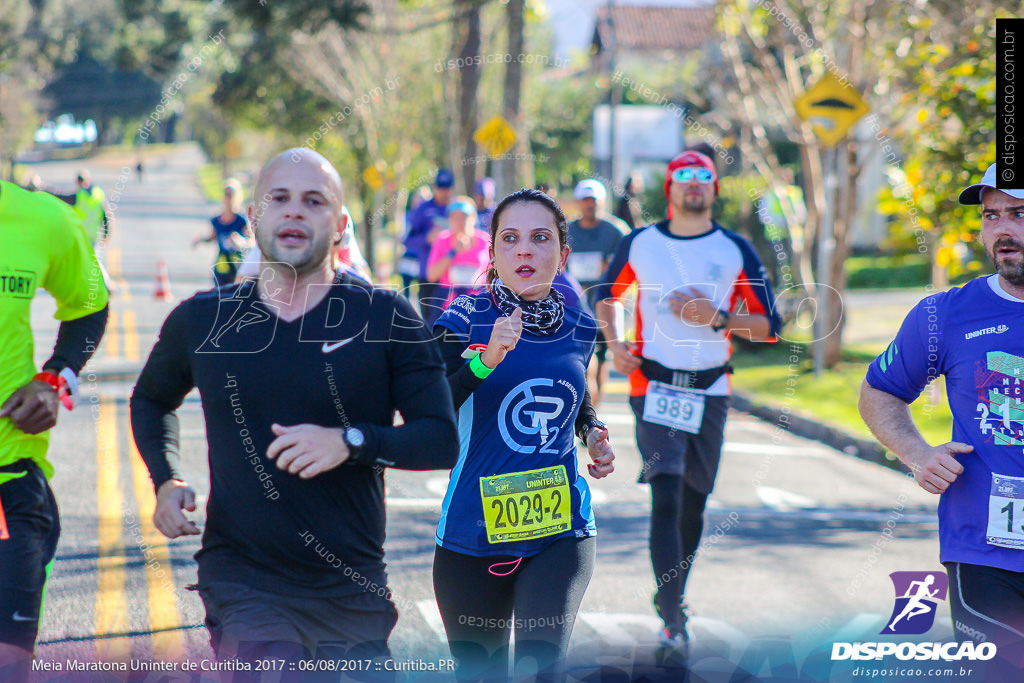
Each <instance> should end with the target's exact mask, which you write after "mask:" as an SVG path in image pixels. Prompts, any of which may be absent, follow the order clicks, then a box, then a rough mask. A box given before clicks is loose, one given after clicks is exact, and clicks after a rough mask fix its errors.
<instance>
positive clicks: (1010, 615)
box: [943, 562, 1024, 681]
mask: <svg viewBox="0 0 1024 683" xmlns="http://www.w3.org/2000/svg"><path fill="white" fill-rule="evenodd" d="M943 566H945V568H946V573H947V574H948V575H949V612H950V616H951V617H952V619H953V631H954V634H955V635H956V639H957V640H958V641H960V642H963V641H965V640H972V641H974V642H975V643H985V642H988V643H995V644H996V647H997V654H996V659H995V660H993V661H992V662H989V663H988V669H987V671H989V670H990V671H991V672H992V673H993V675H992V676H991V677H986V678H985V680H993V681H995V680H1018V681H1019V680H1024V672H1022V671H1020V670H1021V669H1024V572H1013V571H1010V570H1008V569H999V568H996V567H985V566H982V565H977V564H966V563H964V562H946V563H944V565H943ZM997 672H999V673H1000V674H1005V673H1007V672H1014V673H1013V676H1012V677H1009V678H1007V677H1006V676H1005V675H1004V676H1003V677H998V676H997V675H995V674H996V673H997Z"/></svg>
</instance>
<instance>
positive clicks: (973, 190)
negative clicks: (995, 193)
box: [960, 164, 1024, 205]
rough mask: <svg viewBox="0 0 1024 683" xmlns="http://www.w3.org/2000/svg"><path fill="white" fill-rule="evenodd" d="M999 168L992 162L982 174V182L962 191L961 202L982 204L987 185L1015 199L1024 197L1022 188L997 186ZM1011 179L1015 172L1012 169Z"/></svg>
mask: <svg viewBox="0 0 1024 683" xmlns="http://www.w3.org/2000/svg"><path fill="white" fill-rule="evenodd" d="M997 170H998V169H996V165H995V164H992V165H991V166H989V167H988V169H987V170H986V171H985V175H984V176H982V178H981V182H980V183H976V184H974V185H971V186H969V187H965V188H964V189H963V190H962V191H961V192H960V203H961V204H967V205H971V204H981V191H982V190H984V189H985V188H986V187H991V188H992V189H994V190H999V191H1000V192H1005V193H1006V194H1008V195H1010V196H1011V197H1013V198H1014V199H1024V189H1020V190H1007V189H1006V188H1002V187H996V171H997ZM1006 170H1007V171H1010V169H1006ZM1004 176H1005V173H1004ZM1009 179H1010V180H1013V172H1012V171H1010V175H1009ZM1018 187H1020V186H1018Z"/></svg>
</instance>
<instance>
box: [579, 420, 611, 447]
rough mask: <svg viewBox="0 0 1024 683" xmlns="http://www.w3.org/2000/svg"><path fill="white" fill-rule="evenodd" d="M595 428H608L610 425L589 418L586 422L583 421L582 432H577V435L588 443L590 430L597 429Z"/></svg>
mask: <svg viewBox="0 0 1024 683" xmlns="http://www.w3.org/2000/svg"><path fill="white" fill-rule="evenodd" d="M595 428H596V429H608V425H606V424H605V423H604V422H601V421H600V420H598V419H592V420H587V421H586V422H584V423H583V426H582V427H580V433H579V434H577V435H576V436H578V437H579V438H580V441H582V442H583V443H584V444H586V443H587V435H588V434H590V430H591V429H595Z"/></svg>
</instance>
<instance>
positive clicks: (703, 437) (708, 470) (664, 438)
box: [629, 396, 730, 493]
mask: <svg viewBox="0 0 1024 683" xmlns="http://www.w3.org/2000/svg"><path fill="white" fill-rule="evenodd" d="M646 398H647V397H646V396H630V397H629V407H630V408H632V409H633V416H634V417H635V418H636V445H637V448H639V449H640V455H641V457H642V458H643V468H642V469H641V470H640V476H639V478H638V479H637V481H639V482H640V483H641V484H648V483H650V481H651V479H653V478H654V477H656V476H658V475H659V474H674V475H676V476H682V475H685V476H686V483H687V484H689V485H690V486H691V487H692V488H694V489H696V490H697V491H699V492H700V493H711V490H712V489H714V487H715V477H716V476H718V463H719V461H720V460H721V459H722V444H723V442H724V441H725V418H726V417H727V416H728V415H729V403H730V397H729V396H708V397H706V399H705V402H704V417H703V419H702V420H701V424H700V432H698V433H697V434H690V433H689V432H684V431H682V430H679V429H673V428H671V427H665V426H663V425H659V424H652V423H650V422H644V420H643V414H644V402H645V400H646Z"/></svg>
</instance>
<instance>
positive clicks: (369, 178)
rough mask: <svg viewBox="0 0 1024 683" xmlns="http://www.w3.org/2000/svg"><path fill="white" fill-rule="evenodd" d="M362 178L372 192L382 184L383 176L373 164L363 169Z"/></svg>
mask: <svg viewBox="0 0 1024 683" xmlns="http://www.w3.org/2000/svg"><path fill="white" fill-rule="evenodd" d="M363 180H365V181H366V184H367V185H369V186H370V189H371V190H373V191H374V192H376V191H377V190H379V189H380V188H381V187H383V186H384V178H383V177H382V176H381V174H380V171H378V170H377V169H376V168H374V167H373V166H370V167H369V168H368V169H366V170H365V171H363Z"/></svg>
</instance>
